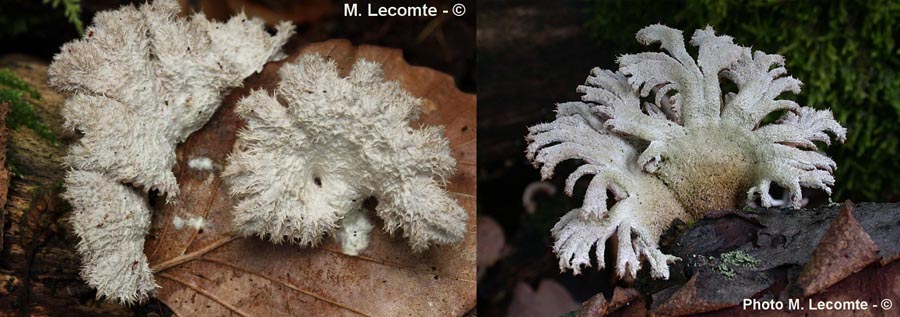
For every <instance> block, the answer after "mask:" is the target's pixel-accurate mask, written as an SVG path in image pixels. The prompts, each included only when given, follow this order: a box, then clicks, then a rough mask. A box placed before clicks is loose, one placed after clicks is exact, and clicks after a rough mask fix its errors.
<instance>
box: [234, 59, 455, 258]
mask: <svg viewBox="0 0 900 317" xmlns="http://www.w3.org/2000/svg"><path fill="white" fill-rule="evenodd" d="M279 74H280V76H281V82H280V83H279V85H278V87H277V88H276V89H275V91H274V93H273V94H269V93H267V92H265V91H261V90H260V91H255V92H253V93H251V94H250V95H249V96H247V97H245V98H244V99H242V100H241V101H240V102H239V103H238V106H237V110H236V111H237V113H238V114H239V115H240V116H241V117H243V118H244V119H245V120H246V121H247V125H246V127H244V128H243V129H242V130H241V131H240V132H239V134H238V145H237V149H236V150H235V151H234V152H233V153H232V154H231V155H230V156H229V158H228V163H227V166H226V167H225V171H224V172H223V176H224V177H225V178H226V180H227V182H228V184H229V185H230V186H229V187H230V191H231V194H232V195H233V196H234V197H236V198H237V200H238V203H237V205H236V206H235V208H234V225H235V227H236V229H237V231H238V232H240V233H242V234H243V235H245V236H251V235H256V236H260V237H268V238H269V239H270V240H271V241H272V242H275V243H281V242H283V241H285V240H287V241H289V242H293V243H298V244H300V245H310V246H314V245H317V244H318V243H319V242H320V241H321V239H322V238H323V237H324V236H326V235H331V234H334V233H335V231H336V230H337V229H338V226H339V222H340V220H341V219H342V218H344V217H345V216H347V214H348V213H350V212H353V211H356V210H359V209H360V208H361V207H362V204H363V201H364V200H366V199H367V198H368V197H374V198H376V199H377V201H378V205H377V207H376V208H375V211H376V213H377V215H378V216H379V217H381V218H382V219H383V220H384V229H385V230H386V231H387V232H390V233H393V232H395V231H397V229H401V231H402V234H403V236H404V237H406V238H408V239H409V244H410V246H411V247H412V249H413V250H415V251H421V250H424V249H426V248H428V247H429V246H430V245H432V244H446V243H453V242H456V241H459V240H461V239H462V237H463V235H464V234H465V231H466V218H467V215H466V212H465V211H464V210H463V209H462V208H461V207H460V206H459V204H457V202H456V200H454V199H453V198H451V197H449V196H448V193H447V192H446V190H444V189H443V188H442V187H441V184H442V183H443V182H444V180H445V179H446V178H447V177H449V176H450V175H452V173H453V171H454V169H455V163H456V162H455V160H454V159H453V158H452V157H451V155H450V147H449V142H448V140H447V139H446V138H445V137H444V135H443V129H442V128H440V127H433V126H428V127H422V128H420V129H414V128H412V127H410V125H409V124H410V121H413V120H415V119H416V118H417V117H418V116H419V104H420V103H421V101H420V100H419V99H417V98H415V97H413V96H412V95H410V94H409V93H407V92H406V91H404V90H403V89H402V87H401V86H400V84H399V83H398V82H395V81H385V80H384V79H383V78H382V71H381V66H380V65H379V64H377V63H373V62H369V61H366V60H359V61H357V62H356V63H355V64H354V65H353V69H352V70H351V71H350V74H349V76H347V77H346V78H342V77H340V76H339V74H338V69H337V66H336V64H335V63H334V61H330V60H326V59H324V58H323V57H321V56H319V55H317V54H307V55H303V56H301V57H299V60H298V61H296V62H294V63H289V64H286V65H284V66H283V67H282V68H281V70H280V71H279Z"/></svg>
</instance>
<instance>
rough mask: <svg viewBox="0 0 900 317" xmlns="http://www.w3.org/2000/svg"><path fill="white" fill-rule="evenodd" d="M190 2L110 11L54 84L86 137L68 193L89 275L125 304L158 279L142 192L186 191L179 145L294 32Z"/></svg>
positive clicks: (73, 124) (70, 54) (161, 0)
mask: <svg viewBox="0 0 900 317" xmlns="http://www.w3.org/2000/svg"><path fill="white" fill-rule="evenodd" d="M179 11H181V8H180V7H179V5H178V2H177V1H175V0H156V1H154V2H153V3H152V4H144V5H141V6H140V7H134V6H131V5H128V6H124V7H122V8H120V9H118V10H115V11H106V12H99V13H97V15H96V17H95V18H94V23H93V25H92V26H90V27H88V28H87V30H86V31H85V33H86V36H85V38H83V39H80V40H76V41H73V42H70V43H67V44H65V45H63V47H62V49H61V51H60V53H59V54H57V55H56V56H55V57H54V60H53V63H52V64H51V65H50V70H49V73H50V83H51V85H53V86H54V87H55V88H57V89H58V90H60V91H64V92H69V93H72V96H71V97H70V98H68V99H67V100H66V103H65V106H64V107H63V109H62V113H63V116H64V117H65V120H66V121H65V126H66V127H67V128H69V129H77V130H79V131H81V132H82V133H83V134H84V136H83V137H82V138H81V140H80V141H79V142H78V143H77V144H75V145H73V146H72V147H71V148H70V149H69V153H68V155H67V157H66V164H67V165H68V166H70V167H71V168H72V169H73V170H72V171H70V172H69V173H68V176H67V177H66V187H67V192H66V195H65V197H66V198H67V199H68V200H69V201H70V202H72V204H73V207H74V210H75V211H74V214H75V215H74V217H73V218H72V222H73V224H74V227H75V233H76V234H77V235H78V236H79V237H81V243H80V244H79V252H80V253H81V255H82V256H83V265H84V268H83V270H82V273H83V274H82V275H83V277H84V279H85V280H86V281H87V283H88V285H90V286H92V287H95V288H97V290H98V295H99V296H104V297H107V298H111V299H115V300H118V301H120V302H124V303H134V302H138V301H142V300H144V299H146V298H147V297H148V296H150V295H152V294H153V293H154V292H155V289H156V287H157V286H156V284H155V283H154V281H153V276H152V274H151V272H150V269H149V268H148V266H147V260H146V257H145V256H144V254H143V241H144V235H145V234H146V232H147V228H148V226H149V223H150V216H149V209H148V207H147V206H146V198H145V197H143V194H142V193H145V192H148V191H150V190H158V191H159V192H160V193H161V194H166V195H167V199H169V200H171V199H172V198H173V197H175V195H176V194H177V193H178V183H177V182H176V180H175V176H174V175H173V174H172V167H173V166H174V165H175V161H176V158H175V146H176V145H177V144H178V143H180V142H182V141H184V140H185V139H186V138H187V137H188V135H190V134H191V133H193V132H194V131H196V130H198V129H200V127H202V126H203V125H204V124H205V123H206V122H207V121H208V120H209V118H210V116H212V114H213V113H214V112H215V111H216V108H218V106H219V104H220V103H221V101H222V97H223V94H224V93H225V92H226V91H227V89H229V88H231V87H235V86H239V85H240V84H241V82H242V81H243V80H244V78H246V77H247V76H250V75H251V74H253V73H255V72H258V71H260V70H262V67H263V65H264V64H265V63H266V62H268V61H270V60H274V59H279V58H281V57H283V55H284V54H283V53H281V46H282V45H283V44H284V43H285V42H286V41H287V39H288V37H290V36H291V34H293V26H292V25H291V24H289V23H282V24H279V25H278V27H277V28H276V29H277V33H276V34H275V35H274V36H273V35H269V34H268V33H267V32H266V30H265V29H264V24H263V21H262V20H260V19H251V18H247V17H246V16H244V15H243V14H241V15H238V16H235V17H233V18H231V19H230V20H228V21H227V22H225V23H219V22H213V21H210V20H207V19H206V17H204V16H203V15H202V14H199V13H198V14H194V15H192V16H190V17H187V18H183V17H178V16H177V15H178V13H179ZM126 185H130V186H131V187H127V186H126ZM135 189H137V190H138V191H135ZM107 216H109V217H107Z"/></svg>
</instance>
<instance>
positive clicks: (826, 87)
mask: <svg viewBox="0 0 900 317" xmlns="http://www.w3.org/2000/svg"><path fill="white" fill-rule="evenodd" d="M593 8H594V10H593V12H594V13H593V17H592V19H591V20H590V22H589V23H588V26H589V27H590V29H591V30H592V33H593V34H594V36H595V38H596V39H597V40H598V41H600V42H601V45H602V46H604V47H610V48H614V49H616V50H617V51H616V52H614V53H617V54H621V53H633V52H639V51H645V50H647V49H646V47H643V46H641V45H639V44H637V42H636V41H635V40H634V34H635V32H637V31H638V30H639V29H640V28H642V27H644V26H647V25H650V24H653V23H664V24H667V25H669V26H671V27H676V28H680V29H682V30H686V32H687V34H686V37H689V36H690V34H692V32H693V30H694V29H697V28H701V27H704V26H706V25H711V26H713V27H714V28H715V29H716V32H717V33H720V34H728V35H731V36H733V37H734V38H735V41H736V42H737V43H739V44H742V45H745V46H752V47H753V48H754V49H759V50H763V51H765V52H767V53H778V54H782V55H784V56H785V57H786V59H787V68H788V72H789V74H790V75H792V76H794V77H796V78H798V79H800V80H802V81H803V82H804V84H805V85H804V87H803V92H802V93H801V94H800V95H798V96H792V95H790V94H785V95H784V96H783V97H785V98H790V99H794V100H797V101H798V102H799V103H800V104H801V105H805V106H811V107H815V108H819V109H824V108H831V109H832V111H833V112H834V114H835V117H836V119H837V120H838V121H840V122H841V124H842V125H843V126H844V127H846V128H847V130H848V133H847V142H846V144H844V145H832V146H831V147H828V148H827V149H826V150H827V152H828V154H829V155H831V156H832V157H833V158H835V160H836V161H837V163H838V166H839V168H838V169H837V171H836V172H835V177H836V179H837V182H836V187H835V194H834V198H835V200H838V201H840V200H844V199H846V198H850V199H853V200H876V201H884V200H890V199H898V198H900V178H897V177H895V176H894V174H895V173H892V172H893V171H897V170H900V160H898V159H897V157H898V156H900V58H898V54H900V47H898V43H897V38H898V36H900V34H895V32H897V30H898V29H897V28H896V27H895V26H896V25H898V24H900V2H897V1H892V0H874V1H849V0H845V1H776V0H754V1H728V0H699V1H662V2H659V1H650V0H637V1H626V0H610V1H597V2H595V4H594V5H593ZM607 66H610V65H607Z"/></svg>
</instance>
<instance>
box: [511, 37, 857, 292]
mask: <svg viewBox="0 0 900 317" xmlns="http://www.w3.org/2000/svg"><path fill="white" fill-rule="evenodd" d="M637 40H638V41H639V42H641V43H642V44H647V45H649V44H653V43H659V44H660V45H661V47H662V48H663V50H664V51H665V53H661V52H645V53H638V54H630V55H623V56H621V57H619V59H618V64H619V70H618V71H615V72H614V71H610V70H601V69H599V68H595V69H593V70H592V71H591V75H590V76H589V77H588V78H587V81H586V82H585V84H584V85H582V86H579V87H578V89H577V90H578V92H580V93H582V94H583V95H582V100H581V101H580V102H568V103H562V104H559V105H558V108H557V116H556V120H554V121H553V122H550V123H544V124H539V125H536V126H533V127H531V128H530V129H529V132H530V133H529V134H528V137H527V140H528V142H529V146H528V149H527V151H526V152H527V156H528V159H529V160H531V161H532V162H533V163H534V164H535V166H536V167H540V168H541V176H542V177H543V178H544V179H547V178H550V177H552V176H553V172H554V169H555V167H556V166H557V165H558V164H559V163H560V162H562V161H565V160H570V159H575V160H580V161H582V163H583V164H582V165H581V166H579V167H578V168H577V169H576V170H575V171H574V172H572V173H571V174H570V175H569V177H568V179H567V181H566V193H567V194H569V195H572V192H573V189H574V187H575V183H576V182H577V181H578V180H579V179H580V178H581V177H582V176H586V175H592V179H591V181H590V183H589V185H588V189H587V192H586V193H585V200H584V204H583V206H582V207H581V208H578V209H575V210H573V211H571V212H569V213H568V214H567V215H565V216H563V218H562V220H560V222H559V223H557V224H556V226H555V227H554V228H553V231H552V233H553V236H554V238H555V239H556V242H555V245H554V251H555V252H556V253H557V255H558V256H559V257H560V268H561V269H563V270H567V269H571V270H573V271H574V272H575V274H578V273H579V272H580V270H581V268H582V267H589V266H591V256H590V254H589V253H590V250H591V249H592V248H596V252H595V257H596V260H597V262H598V268H600V269H602V268H603V267H605V263H604V252H605V244H606V241H607V240H608V239H609V238H611V237H612V236H613V235H614V234H615V235H616V237H617V243H618V248H617V255H616V265H615V267H616V273H617V275H618V276H626V275H627V276H632V277H633V276H635V275H636V273H637V271H638V269H640V267H641V261H642V260H647V261H648V262H650V266H651V274H652V275H653V276H654V277H658V278H668V275H669V270H668V265H667V263H668V262H669V261H672V260H675V259H676V258H674V257H672V256H668V255H665V254H662V253H661V252H660V251H659V249H658V245H657V243H658V239H659V236H660V234H661V233H662V231H663V230H665V228H666V227H667V226H668V225H669V224H670V223H671V221H672V220H674V219H676V218H681V219H683V220H692V219H695V218H697V217H699V216H701V215H702V213H703V212H705V211H709V210H714V209H721V208H730V207H735V206H737V205H739V204H742V203H743V202H744V201H746V200H751V201H752V200H755V199H756V198H759V200H760V202H761V204H762V205H763V206H765V207H770V206H772V204H773V199H772V197H771V196H770V193H769V191H770V187H771V185H772V183H775V184H776V185H778V186H780V187H783V188H784V189H785V190H786V191H788V192H789V193H790V194H791V201H790V206H791V207H793V208H799V207H800V204H801V201H802V193H801V187H807V188H815V189H820V190H824V191H826V192H827V193H829V194H830V193H831V189H830V186H832V185H834V177H833V176H832V172H833V171H834V169H835V168H836V164H835V162H834V161H833V160H831V159H830V158H829V157H827V156H825V155H824V154H822V153H820V152H817V151H816V150H817V144H816V143H814V142H822V143H824V144H830V140H831V136H834V137H835V138H837V139H838V140H840V141H844V139H845V135H846V130H845V129H844V128H843V127H841V125H840V124H839V123H838V122H837V121H835V120H834V118H833V116H832V114H831V111H829V110H816V109H813V108H809V107H801V106H799V105H798V104H796V103H795V102H793V101H790V100H784V99H778V96H779V95H781V94H782V93H783V92H786V91H790V92H794V93H798V92H799V91H800V85H801V82H800V81H799V80H797V79H795V78H793V77H790V76H784V75H785V74H786V72H787V70H786V69H785V68H784V58H783V57H782V56H779V55H772V54H766V53H764V52H761V51H752V50H751V49H750V48H748V47H742V46H739V45H736V44H734V43H733V42H732V41H733V40H732V38H731V37H729V36H717V35H715V33H714V31H713V29H712V28H711V27H707V28H706V29H702V30H697V31H696V32H695V33H694V35H693V37H692V38H691V40H690V44H691V45H693V46H696V47H697V48H698V54H697V55H698V56H697V58H696V60H695V59H694V57H693V56H691V54H690V53H688V51H687V49H686V48H685V44H684V38H683V35H682V32H681V31H680V30H676V29H672V28H669V27H666V26H663V25H651V26H648V27H646V28H644V29H642V30H640V31H639V32H638V33H637ZM723 81H729V82H731V83H732V84H734V86H736V87H737V91H734V92H730V91H727V89H723V87H727V86H725V83H724V82H723ZM770 116H780V117H779V118H778V119H776V120H775V121H774V122H768V120H766V119H767V117H770ZM829 134H830V135H829ZM608 193H611V194H612V197H611V198H612V199H613V200H614V201H615V202H614V203H613V205H612V206H611V208H607V198H608Z"/></svg>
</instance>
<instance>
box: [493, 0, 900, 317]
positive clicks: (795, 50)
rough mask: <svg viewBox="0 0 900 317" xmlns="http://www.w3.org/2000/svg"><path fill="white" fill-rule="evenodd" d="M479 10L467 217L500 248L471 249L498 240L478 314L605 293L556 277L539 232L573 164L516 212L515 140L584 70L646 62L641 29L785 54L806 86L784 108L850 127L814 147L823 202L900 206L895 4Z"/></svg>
mask: <svg viewBox="0 0 900 317" xmlns="http://www.w3.org/2000/svg"><path fill="white" fill-rule="evenodd" d="M478 12H479V16H478V38H477V41H478V51H477V55H478V73H479V74H480V79H481V80H480V82H481V84H480V85H479V86H478V99H479V100H478V108H479V114H478V128H479V132H480V135H479V143H478V167H479V174H478V177H479V185H478V207H479V208H478V213H479V217H480V218H489V219H490V220H484V219H482V220H480V222H479V224H481V223H483V222H482V221H484V222H490V221H495V222H496V223H497V224H499V228H500V230H502V233H501V234H496V232H493V233H494V237H497V236H500V237H503V239H504V240H505V241H499V240H500V239H498V238H492V241H487V240H484V241H483V240H482V239H481V237H480V238H479V246H480V247H481V246H482V245H490V244H498V243H504V242H505V246H504V247H503V248H502V251H500V255H499V256H500V260H499V261H498V262H497V263H496V264H493V266H491V267H489V268H488V269H486V272H485V274H484V276H482V277H481V279H480V280H479V283H478V285H479V286H478V287H479V292H478V301H479V302H478V306H479V313H480V314H481V315H483V316H500V315H505V314H507V313H510V312H511V311H514V310H515V309H516V308H515V307H513V306H517V307H521V304H522V303H521V300H523V299H524V301H525V302H532V303H535V304H533V305H534V306H535V307H531V308H540V307H547V306H553V305H552V304H553V303H556V304H558V306H559V307H555V308H556V309H557V310H558V309H562V307H567V305H570V304H571V303H576V302H577V303H580V302H582V301H584V300H586V299H588V298H589V297H590V296H592V295H595V294H597V293H598V292H604V293H606V295H607V297H608V296H609V295H610V293H611V284H610V278H609V274H608V272H607V271H601V272H598V271H597V270H596V269H595V268H588V269H585V270H584V272H583V274H582V275H581V276H578V277H573V276H572V275H571V272H567V273H560V272H559V268H558V264H557V262H558V259H557V258H556V256H555V254H553V252H552V250H551V246H552V242H553V241H552V239H551V237H550V228H551V227H552V226H553V224H554V223H555V222H556V221H557V220H558V219H559V217H560V216H562V215H563V214H565V213H566V212H568V211H569V210H571V209H573V208H576V207H578V206H580V204H581V197H577V195H583V193H581V194H579V193H578V190H576V197H573V198H569V197H566V196H565V195H564V194H563V193H562V190H561V189H562V184H563V182H564V180H565V177H563V176H561V175H565V174H566V173H567V172H571V170H572V166H571V165H570V166H566V164H561V166H560V167H559V168H558V169H557V172H558V173H557V176H556V177H555V178H554V179H552V180H550V181H549V182H550V183H551V184H552V186H553V187H556V188H557V190H556V192H555V193H550V192H547V191H546V190H538V191H536V192H535V194H534V195H532V197H531V200H532V202H533V203H534V204H536V205H535V206H536V207H537V211H536V212H535V213H533V214H529V213H527V212H526V211H525V208H524V207H523V197H522V196H523V191H524V190H525V188H526V187H527V186H528V185H529V184H533V183H535V182H537V181H539V180H540V177H539V174H538V171H537V170H536V169H535V168H533V167H532V166H531V165H530V164H529V162H528V161H527V160H526V159H525V155H524V152H525V146H526V143H525V135H526V134H527V127H528V126H532V125H534V124H537V123H540V122H547V121H551V120H552V119H553V117H554V110H555V103H557V102H565V101H574V100H579V99H580V96H579V95H578V94H577V93H576V92H575V87H576V86H577V85H580V84H582V83H584V80H585V78H586V77H587V75H588V73H589V71H590V69H591V68H593V67H600V68H604V69H616V68H617V67H615V64H614V61H615V58H616V57H617V56H619V55H621V54H624V53H636V52H642V51H658V46H643V45H640V44H638V43H637V42H636V41H635V40H634V34H635V33H636V32H637V31H638V30H639V29H640V28H642V27H644V26H647V25H650V24H654V23H663V24H666V25H669V26H671V27H674V28H678V29H681V30H684V33H685V37H686V38H689V36H690V34H692V33H693V31H694V30H695V29H697V28H702V27H705V26H706V25H707V24H708V25H712V26H713V27H714V28H715V30H716V33H717V34H728V35H731V36H733V37H734V38H735V42H736V43H738V44H740V45H743V46H752V47H753V48H754V49H759V50H763V51H765V52H767V53H778V54H782V55H784V56H785V57H786V59H787V65H786V67H787V69H788V74H789V75H792V76H794V77H796V78H798V79H800V80H801V81H803V83H804V86H803V91H802V92H801V93H800V94H799V95H797V96H794V97H790V94H784V95H782V98H790V99H794V100H797V101H798V103H799V104H800V105H801V106H812V107H815V108H819V109H824V108H830V109H832V111H833V112H834V113H835V117H836V118H837V120H838V121H840V122H841V124H842V125H843V126H844V127H845V128H847V129H848V140H847V142H846V143H845V144H840V143H835V144H832V146H830V147H827V148H825V149H826V153H828V154H829V155H830V156H831V157H832V158H834V159H835V160H836V162H837V165H838V170H837V171H836V173H835V176H836V186H835V188H834V189H835V195H833V196H832V199H834V200H835V201H842V200H844V199H851V200H853V201H855V202H860V201H876V202H896V201H900V177H898V176H900V172H898V170H900V59H898V55H900V47H898V45H900V30H898V29H897V27H896V25H900V2H898V1H887V0H883V1H725V0H700V1H647V0H637V1H616V0H607V1H583V0H563V1H501V0H487V1H479V2H478ZM820 148H821V147H820ZM582 181H584V180H582ZM582 192H583V189H582ZM776 197H777V196H776ZM804 197H805V198H810V203H809V206H814V205H819V204H823V203H826V202H827V197H826V196H825V195H824V194H823V193H815V192H810V193H805V194H804ZM483 227H484V228H486V227H487V226H483ZM479 228H480V229H481V228H482V227H479ZM492 231H496V230H493V229H492ZM479 251H484V250H483V249H480V250H479ZM485 252H487V251H485ZM479 260H481V257H480V258H479ZM607 263H610V260H609V259H607ZM548 280H550V281H554V282H557V283H560V284H561V285H562V286H563V287H564V288H565V290H564V292H556V293H555V294H551V293H543V294H542V295H538V296H537V297H542V296H543V297H544V298H543V299H540V300H536V299H535V298H533V297H519V298H518V299H519V300H520V302H517V297H516V295H515V294H516V293H517V291H516V289H517V288H519V289H520V293H521V287H522V283H524V285H526V286H528V287H530V288H532V289H538V288H539V286H540V285H541V284H542V283H543V282H546V281H548ZM526 293H527V292H526ZM560 293H562V294H560ZM530 296H533V295H530ZM554 296H556V297H554ZM566 296H568V297H570V299H569V300H568V301H567V300H561V299H560V297H566ZM570 301H571V302H570ZM526 306H527V305H526ZM547 311H553V310H552V309H550V310H547ZM547 311H544V312H547ZM557 313H558V311H557ZM536 315H539V314H536Z"/></svg>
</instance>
